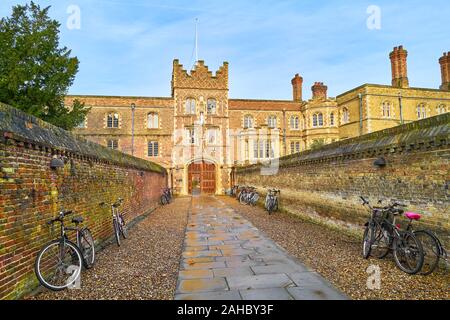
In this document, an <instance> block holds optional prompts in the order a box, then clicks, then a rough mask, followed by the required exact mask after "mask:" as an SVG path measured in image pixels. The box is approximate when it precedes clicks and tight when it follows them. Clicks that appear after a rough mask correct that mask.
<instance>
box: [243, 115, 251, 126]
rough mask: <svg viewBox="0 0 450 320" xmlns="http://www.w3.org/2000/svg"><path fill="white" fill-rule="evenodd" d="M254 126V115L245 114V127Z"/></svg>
mask: <svg viewBox="0 0 450 320" xmlns="http://www.w3.org/2000/svg"><path fill="white" fill-rule="evenodd" d="M249 128H253V117H252V116H249V115H247V116H245V117H244V129H249Z"/></svg>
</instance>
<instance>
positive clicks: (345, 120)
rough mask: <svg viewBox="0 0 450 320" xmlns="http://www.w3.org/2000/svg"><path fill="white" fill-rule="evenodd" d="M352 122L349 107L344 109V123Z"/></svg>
mask: <svg viewBox="0 0 450 320" xmlns="http://www.w3.org/2000/svg"><path fill="white" fill-rule="evenodd" d="M349 122H350V114H349V112H348V109H347V108H344V109H342V123H344V124H345V123H349Z"/></svg>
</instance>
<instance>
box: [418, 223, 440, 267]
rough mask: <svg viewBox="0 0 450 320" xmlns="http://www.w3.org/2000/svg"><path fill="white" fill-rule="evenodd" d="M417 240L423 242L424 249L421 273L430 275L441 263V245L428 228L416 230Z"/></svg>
mask: <svg viewBox="0 0 450 320" xmlns="http://www.w3.org/2000/svg"><path fill="white" fill-rule="evenodd" d="M414 235H415V236H416V238H417V240H419V241H420V243H421V244H422V249H423V266H422V270H420V274H422V275H425V276H426V275H429V274H431V273H432V272H433V271H434V270H435V269H436V267H437V266H438V265H439V259H440V257H441V246H440V244H439V240H437V239H436V236H435V235H434V234H433V233H431V232H430V231H428V230H418V231H414Z"/></svg>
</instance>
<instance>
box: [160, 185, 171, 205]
mask: <svg viewBox="0 0 450 320" xmlns="http://www.w3.org/2000/svg"><path fill="white" fill-rule="evenodd" d="M162 190H163V194H162V196H161V204H162V205H163V206H165V205H166V204H169V203H170V202H171V201H172V190H171V189H170V188H164V189H162Z"/></svg>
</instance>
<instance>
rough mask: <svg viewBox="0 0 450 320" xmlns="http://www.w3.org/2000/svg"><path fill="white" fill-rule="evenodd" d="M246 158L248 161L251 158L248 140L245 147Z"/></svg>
mask: <svg viewBox="0 0 450 320" xmlns="http://www.w3.org/2000/svg"><path fill="white" fill-rule="evenodd" d="M244 148H245V149H244V152H245V153H244V158H245V160H248V158H249V146H248V140H245V146H244Z"/></svg>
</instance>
